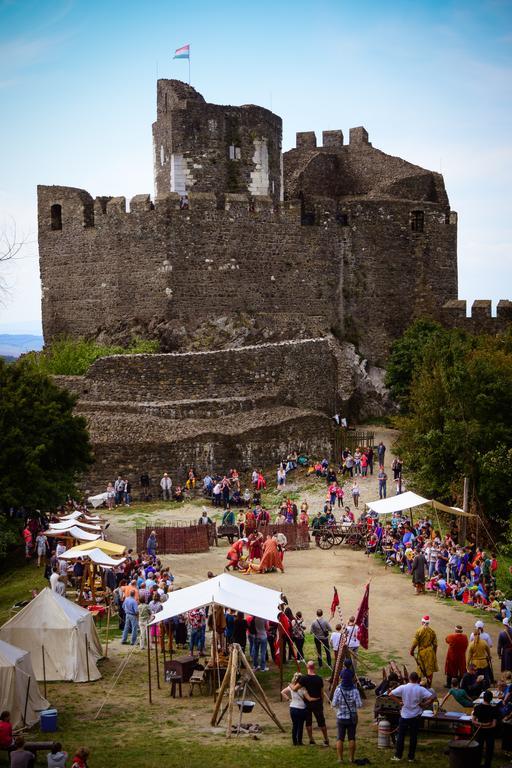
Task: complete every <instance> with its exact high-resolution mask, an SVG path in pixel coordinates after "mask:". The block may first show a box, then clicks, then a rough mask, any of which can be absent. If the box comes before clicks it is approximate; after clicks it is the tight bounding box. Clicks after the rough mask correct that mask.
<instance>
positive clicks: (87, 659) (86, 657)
mask: <svg viewBox="0 0 512 768" xmlns="http://www.w3.org/2000/svg"><path fill="white" fill-rule="evenodd" d="M85 663H86V664H87V682H88V683H90V682H91V674H90V670H89V639H88V637H87V635H85Z"/></svg>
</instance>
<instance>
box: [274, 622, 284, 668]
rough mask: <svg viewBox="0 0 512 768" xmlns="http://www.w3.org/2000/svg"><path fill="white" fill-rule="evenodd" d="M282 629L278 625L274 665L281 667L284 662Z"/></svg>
mask: <svg viewBox="0 0 512 768" xmlns="http://www.w3.org/2000/svg"><path fill="white" fill-rule="evenodd" d="M282 631H283V630H282V627H281V625H280V624H278V625H277V632H276V636H275V639H274V663H275V664H276V665H277V666H278V667H280V666H281V665H282V663H283V660H282V658H281V635H282Z"/></svg>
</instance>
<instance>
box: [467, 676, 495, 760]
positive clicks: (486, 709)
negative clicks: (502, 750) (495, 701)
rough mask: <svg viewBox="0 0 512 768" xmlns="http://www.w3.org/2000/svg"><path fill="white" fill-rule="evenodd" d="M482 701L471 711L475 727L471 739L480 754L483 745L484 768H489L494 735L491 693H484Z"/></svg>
mask: <svg viewBox="0 0 512 768" xmlns="http://www.w3.org/2000/svg"><path fill="white" fill-rule="evenodd" d="M483 699H484V703H483V704H477V705H476V707H475V708H474V710H473V717H472V720H473V725H475V726H476V727H477V731H476V732H475V735H474V737H473V738H475V739H476V740H477V741H478V743H479V744H480V751H481V753H482V752H483V748H484V745H485V761H484V768H491V763H492V756H493V754H494V740H495V734H496V707H493V706H492V703H491V702H492V693H491V691H484V696H483ZM480 759H481V754H480Z"/></svg>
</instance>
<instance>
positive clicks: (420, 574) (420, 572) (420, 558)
mask: <svg viewBox="0 0 512 768" xmlns="http://www.w3.org/2000/svg"><path fill="white" fill-rule="evenodd" d="M425 567H426V561H425V555H424V554H423V552H422V550H421V547H418V548H417V550H416V554H415V556H414V559H413V561H412V566H411V574H412V583H413V584H414V586H415V587H416V594H417V595H420V594H422V593H423V592H424V591H425ZM420 677H421V675H420Z"/></svg>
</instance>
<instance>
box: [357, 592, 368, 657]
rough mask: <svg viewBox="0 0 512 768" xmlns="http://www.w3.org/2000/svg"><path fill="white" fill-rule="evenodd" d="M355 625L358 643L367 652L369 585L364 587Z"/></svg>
mask: <svg viewBox="0 0 512 768" xmlns="http://www.w3.org/2000/svg"><path fill="white" fill-rule="evenodd" d="M356 624H357V626H358V627H359V637H358V639H359V642H360V643H361V645H362V646H363V648H365V649H366V650H367V649H368V639H369V629H370V584H367V585H366V589H365V591H364V595H363V599H362V600H361V604H360V605H359V608H358V609H357V614H356Z"/></svg>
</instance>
